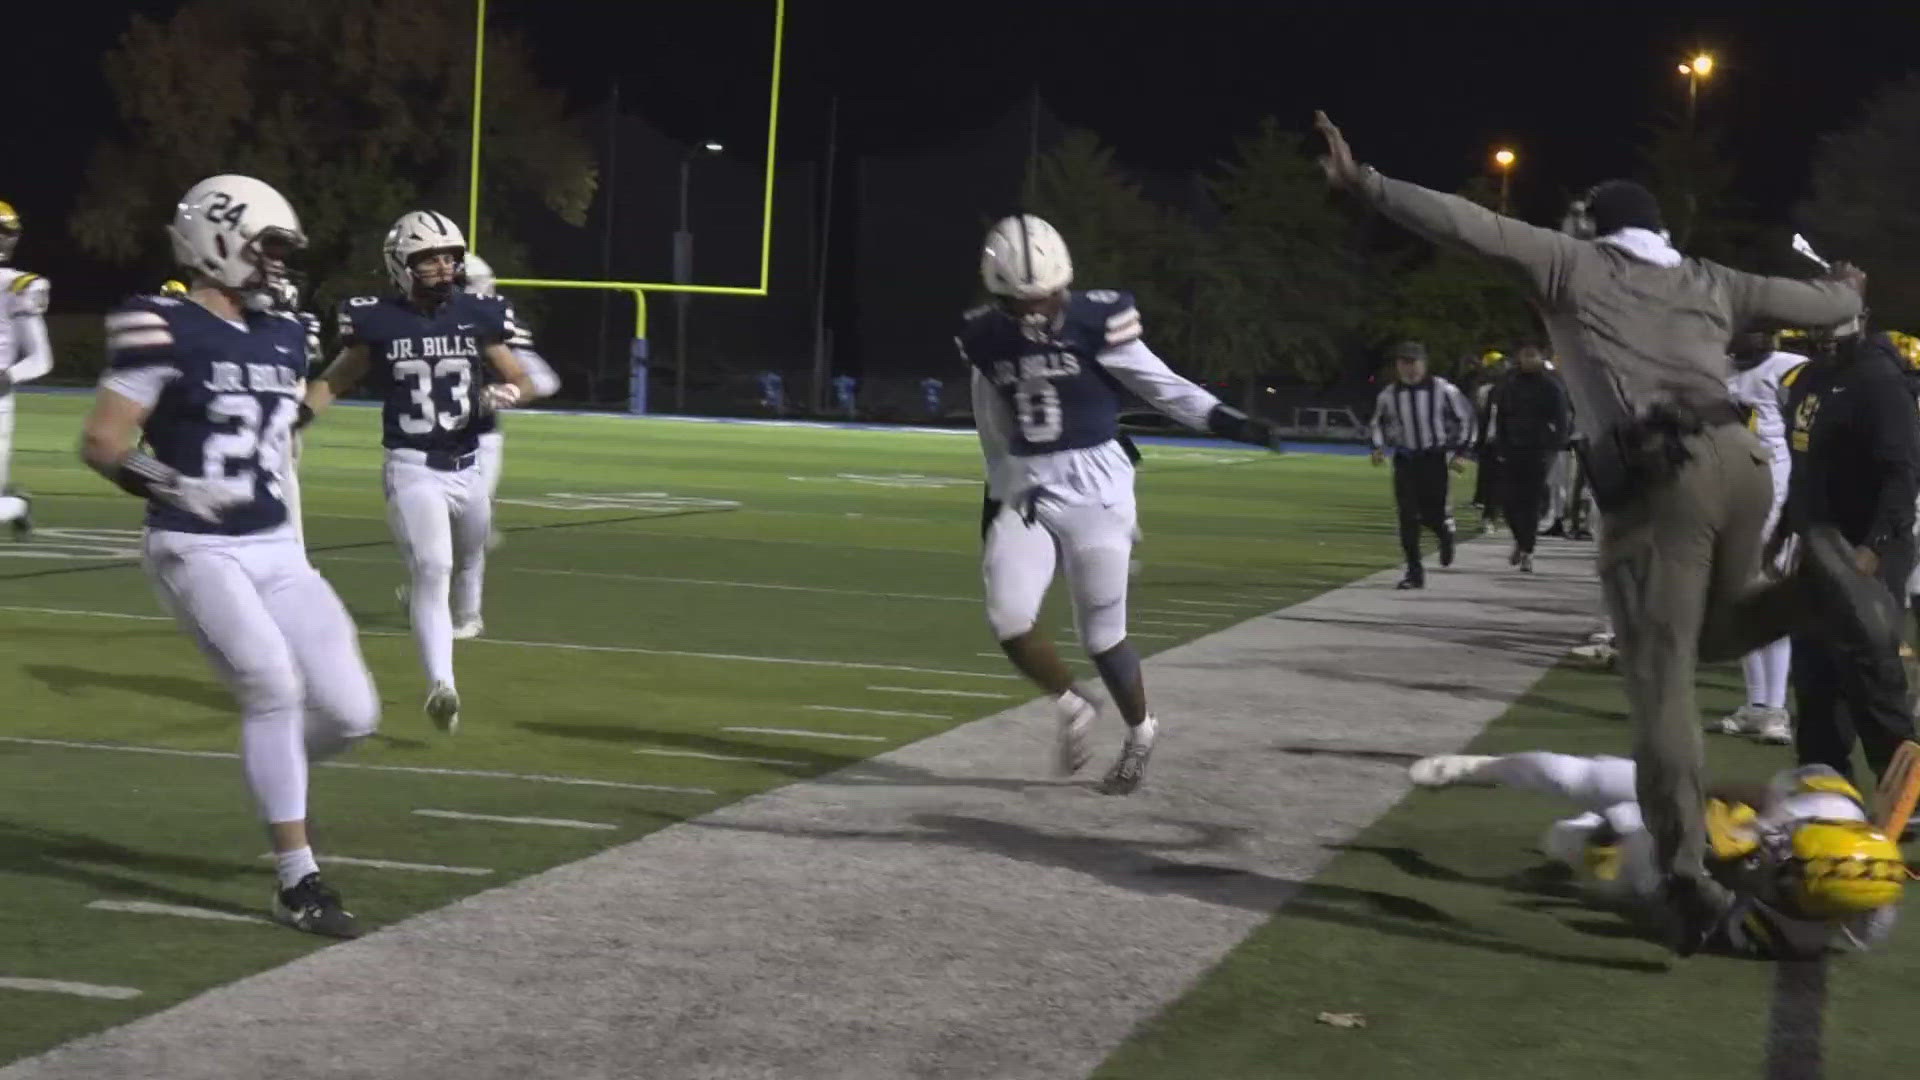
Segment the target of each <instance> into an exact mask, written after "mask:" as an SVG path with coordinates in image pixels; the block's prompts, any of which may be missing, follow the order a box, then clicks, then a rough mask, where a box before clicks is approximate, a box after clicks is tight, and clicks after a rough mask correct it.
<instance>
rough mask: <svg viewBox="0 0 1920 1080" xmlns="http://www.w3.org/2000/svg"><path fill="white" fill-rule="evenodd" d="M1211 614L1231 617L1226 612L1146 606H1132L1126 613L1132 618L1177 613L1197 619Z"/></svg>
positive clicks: (1185, 617)
mask: <svg viewBox="0 0 1920 1080" xmlns="http://www.w3.org/2000/svg"><path fill="white" fill-rule="evenodd" d="M1213 614H1218V615H1219V616H1220V617H1221V618H1231V616H1230V615H1228V614H1227V613H1226V612H1211V611H1168V610H1166V609H1165V608H1146V607H1143V608H1133V609H1132V610H1131V611H1129V612H1128V613H1127V617H1128V618H1132V617H1133V616H1135V615H1178V616H1180V617H1181V618H1183V619H1198V618H1201V617H1202V616H1205V615H1213ZM1134 621H1135V622H1139V621H1141V620H1139V619H1135V620H1134Z"/></svg>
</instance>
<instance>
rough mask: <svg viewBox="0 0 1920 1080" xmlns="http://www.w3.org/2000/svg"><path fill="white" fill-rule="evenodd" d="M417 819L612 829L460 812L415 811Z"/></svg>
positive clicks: (594, 824) (550, 819)
mask: <svg viewBox="0 0 1920 1080" xmlns="http://www.w3.org/2000/svg"><path fill="white" fill-rule="evenodd" d="M414 814H415V815H416V816H418V817H430V818H447V819H448V820H451V821H489V822H495V823H498V824H501V825H551V826H553V827H554V828H556V829H613V828H618V826H615V825H608V824H607V823H605V822H601V821H575V820H573V819H572V818H556V817H509V816H507V815H504V814H469V813H466V812H465V811H462V810H415V811H414Z"/></svg>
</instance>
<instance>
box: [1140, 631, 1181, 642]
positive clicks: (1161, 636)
mask: <svg viewBox="0 0 1920 1080" xmlns="http://www.w3.org/2000/svg"><path fill="white" fill-rule="evenodd" d="M1127 636H1128V637H1143V638H1155V639H1160V638H1165V639H1167V640H1169V641H1171V640H1172V639H1174V638H1177V637H1180V636H1181V635H1179V634H1149V633H1146V632H1145V631H1142V632H1140V633H1137V634H1132V633H1130V634H1128V635H1127Z"/></svg>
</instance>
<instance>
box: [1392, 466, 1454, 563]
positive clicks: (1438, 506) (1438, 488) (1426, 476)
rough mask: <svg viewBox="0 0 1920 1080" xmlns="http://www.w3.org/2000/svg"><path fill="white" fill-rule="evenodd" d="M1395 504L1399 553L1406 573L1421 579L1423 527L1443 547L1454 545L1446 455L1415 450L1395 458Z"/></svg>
mask: <svg viewBox="0 0 1920 1080" xmlns="http://www.w3.org/2000/svg"><path fill="white" fill-rule="evenodd" d="M1393 505H1394V507H1395V508H1396V509H1398V510H1399V511H1400V550H1401V551H1403V552H1405V553H1406V556H1407V573H1408V574H1409V575H1410V576H1412V577H1416V578H1418V577H1420V576H1421V575H1422V573H1423V571H1422V570H1421V567H1420V527H1421V526H1423V525H1424V526H1426V527H1427V528H1429V529H1432V530H1433V532H1434V535H1436V536H1438V537H1440V542H1441V543H1442V544H1449V543H1452V542H1453V523H1452V522H1450V521H1448V520H1447V452H1446V451H1445V450H1414V451H1406V452H1402V453H1398V454H1395V455H1394V456H1393Z"/></svg>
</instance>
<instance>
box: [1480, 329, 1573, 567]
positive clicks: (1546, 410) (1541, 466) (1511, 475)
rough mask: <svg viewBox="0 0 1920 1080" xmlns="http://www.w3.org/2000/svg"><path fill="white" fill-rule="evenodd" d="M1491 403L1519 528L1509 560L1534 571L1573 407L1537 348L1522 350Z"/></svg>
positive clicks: (1504, 494) (1492, 435) (1493, 440)
mask: <svg viewBox="0 0 1920 1080" xmlns="http://www.w3.org/2000/svg"><path fill="white" fill-rule="evenodd" d="M1489 405H1490V408H1489V409H1488V412H1489V413H1490V415H1491V419H1489V420H1488V422H1487V423H1488V427H1489V429H1490V430H1489V432H1488V444H1489V446H1490V447H1491V449H1492V451H1493V453H1494V455H1495V456H1496V457H1497V458H1498V460H1499V462H1500V488H1501V506H1502V508H1503V509H1504V510H1505V512H1506V516H1507V525H1508V527H1509V528H1511V529H1512V530H1513V557H1512V558H1511V559H1510V560H1508V561H1509V562H1511V563H1512V564H1513V565H1515V566H1518V567H1520V568H1521V569H1522V570H1528V571H1530V570H1532V569H1533V545H1534V535H1535V533H1537V532H1538V531H1539V528H1540V510H1541V507H1540V500H1541V496H1542V495H1544V494H1545V493H1546V487H1547V473H1548V471H1549V470H1550V469H1551V467H1552V465H1553V460H1554V458H1555V457H1556V456H1558V455H1559V454H1560V453H1561V452H1562V451H1563V450H1565V449H1566V447H1567V440H1568V439H1569V438H1570V437H1571V435H1572V426H1573V410H1572V407H1571V406H1569V405H1568V404H1567V392H1566V389H1565V388H1564V387H1562V386H1561V385H1560V380H1559V379H1557V378H1555V377H1554V376H1553V373H1552V372H1549V371H1548V370H1547V364H1546V357H1545V356H1543V355H1541V353H1540V350H1539V349H1535V348H1532V347H1528V348H1524V349H1521V350H1520V354H1519V357H1518V359H1517V360H1516V361H1515V366H1514V370H1513V373H1512V374H1510V375H1508V376H1507V377H1506V378H1505V379H1504V380H1502V381H1501V383H1500V385H1498V386H1497V387H1495V388H1494V391H1493V397H1492V400H1491V402H1490V403H1489Z"/></svg>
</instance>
